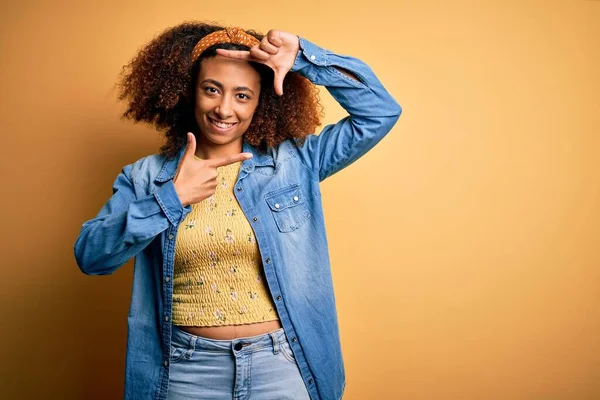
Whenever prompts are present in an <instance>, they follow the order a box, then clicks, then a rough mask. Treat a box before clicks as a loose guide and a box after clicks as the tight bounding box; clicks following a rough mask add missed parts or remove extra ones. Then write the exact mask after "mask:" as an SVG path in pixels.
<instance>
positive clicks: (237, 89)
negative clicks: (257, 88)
mask: <svg viewBox="0 0 600 400" xmlns="http://www.w3.org/2000/svg"><path fill="white" fill-rule="evenodd" d="M207 82H208V83H212V84H213V85H215V86H216V87H218V88H219V89H221V90H223V84H222V83H221V82H219V81H215V80H214V79H205V80H203V81H202V82H200V84H203V83H207ZM233 90H234V91H240V90H245V91H248V92H250V93H252V94H253V95H254V90H252V89H250V88H249V87H247V86H236V87H234V88H233Z"/></svg>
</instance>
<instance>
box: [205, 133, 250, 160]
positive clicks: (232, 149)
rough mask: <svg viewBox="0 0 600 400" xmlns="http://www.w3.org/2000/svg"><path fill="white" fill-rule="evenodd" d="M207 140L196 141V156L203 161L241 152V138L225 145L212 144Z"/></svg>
mask: <svg viewBox="0 0 600 400" xmlns="http://www.w3.org/2000/svg"><path fill="white" fill-rule="evenodd" d="M207 142H208V141H207V140H204V141H201V140H198V141H197V146H196V156H197V157H199V158H202V159H203V160H210V159H212V158H218V157H225V156H231V155H234V154H238V153H241V152H242V143H243V141H242V138H240V139H239V140H236V141H235V142H231V143H227V144H214V143H211V142H208V143H207Z"/></svg>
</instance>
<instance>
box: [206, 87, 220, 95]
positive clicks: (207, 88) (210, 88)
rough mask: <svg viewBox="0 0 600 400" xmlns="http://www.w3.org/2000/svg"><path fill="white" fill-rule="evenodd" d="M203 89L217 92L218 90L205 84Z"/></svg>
mask: <svg viewBox="0 0 600 400" xmlns="http://www.w3.org/2000/svg"><path fill="white" fill-rule="evenodd" d="M204 91H205V92H206V93H218V92H219V91H218V90H217V89H216V88H214V87H212V86H206V87H205V88H204Z"/></svg>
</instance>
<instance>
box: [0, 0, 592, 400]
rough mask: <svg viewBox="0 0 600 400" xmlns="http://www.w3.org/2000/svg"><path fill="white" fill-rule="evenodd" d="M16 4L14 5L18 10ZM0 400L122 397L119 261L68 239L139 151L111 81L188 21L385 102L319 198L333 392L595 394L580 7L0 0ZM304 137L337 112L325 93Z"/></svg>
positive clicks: (588, 102)
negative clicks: (88, 256) (368, 140)
mask: <svg viewBox="0 0 600 400" xmlns="http://www.w3.org/2000/svg"><path fill="white" fill-rule="evenodd" d="M16 4H18V5H16ZM0 15H1V17H0V22H1V24H0V66H1V74H0V85H1V86H0V89H1V91H0V132H1V143H2V153H3V154H2V157H0V159H1V165H0V166H1V169H0V171H1V178H2V207H1V210H2V222H3V226H4V228H3V234H2V247H3V251H2V254H3V257H2V262H1V264H2V275H1V277H0V293H1V296H2V297H1V301H0V307H2V308H1V315H2V329H1V330H0V332H1V333H0V343H1V345H2V349H1V351H2V352H1V355H2V362H0V377H1V378H0V379H1V380H2V384H1V385H0V397H1V398H3V399H8V398H14V399H51V398H52V399H117V398H122V391H123V379H124V376H123V371H124V363H125V340H126V322H127V321H126V317H127V312H128V307H129V298H130V290H131V274H132V262H130V263H128V264H127V265H126V266H124V267H122V268H121V269H120V270H118V272H116V273H115V274H114V275H112V276H108V277H88V276H85V275H83V274H81V273H80V272H79V270H78V268H77V266H76V264H75V260H74V257H73V243H74V241H75V239H76V237H77V235H78V233H79V229H80V227H81V224H82V223H83V222H84V221H85V220H87V219H90V218H92V217H93V216H94V215H95V214H96V213H97V212H98V210H99V209H100V207H101V206H102V204H104V202H105V201H106V200H107V199H108V198H109V197H110V195H111V185H112V182H113V180H114V178H115V177H116V175H117V174H118V173H119V171H120V168H121V167H122V166H124V165H125V164H128V163H130V162H133V161H135V160H137V159H138V158H140V157H142V156H144V155H147V154H151V153H155V152H157V150H158V147H159V146H160V143H161V138H160V136H159V135H158V134H157V133H156V132H155V131H153V130H152V129H151V128H149V127H147V126H143V125H134V124H131V123H130V122H126V121H122V120H120V118H119V116H120V112H121V111H122V109H123V104H120V103H118V102H117V100H116V93H115V92H114V90H113V84H114V83H115V81H116V79H117V76H118V73H119V71H120V69H121V67H122V66H123V65H124V64H125V63H127V62H128V61H129V60H130V58H131V57H132V56H133V55H134V54H135V52H136V51H137V50H138V49H139V48H140V47H141V46H142V45H143V44H144V43H146V42H147V41H148V40H150V39H151V38H152V37H153V36H154V35H156V34H158V33H159V32H160V31H162V30H163V29H164V28H166V27H169V26H172V25H175V24H178V23H180V22H182V21H183V20H187V19H198V20H212V21H218V22H222V23H227V24H232V25H240V26H242V27H244V28H255V29H258V30H260V31H262V32H263V33H266V32H267V31H268V30H269V29H271V28H277V29H282V30H286V31H289V32H293V33H296V34H298V35H300V36H304V37H306V38H307V39H309V40H311V41H314V42H315V43H317V44H319V45H321V46H323V47H325V48H328V49H331V50H334V51H336V52H338V53H342V54H350V55H353V56H356V57H358V58H360V59H362V60H363V61H365V62H367V63H368V64H369V65H370V66H371V67H372V68H373V69H374V71H375V72H376V73H377V75H378V76H379V78H380V79H381V81H382V82H383V83H384V84H385V85H386V87H387V88H388V90H389V91H390V92H391V93H392V95H393V96H394V97H395V98H396V99H397V100H398V102H399V103H400V104H401V105H402V106H403V109H404V112H403V115H402V117H401V118H400V120H399V122H398V124H397V125H396V127H395V128H394V129H393V131H392V132H391V133H390V134H389V136H388V137H387V138H385V139H384V140H383V141H382V142H381V143H380V145H378V146H377V147H376V148H375V149H373V150H372V151H371V152H370V153H368V154H367V155H366V156H365V157H364V158H362V159H361V160H359V161H358V162H357V163H356V164H353V165H352V166H350V167H349V168H348V169H346V170H344V171H342V172H341V173H339V174H338V175H335V176H334V177H332V178H330V179H328V180H326V181H325V182H324V183H323V193H324V205H325V214H326V224H327V228H328V234H329V241H330V247H331V261H332V268H333V274H334V283H335V290H336V296H337V303H338V312H339V319H340V328H341V336H342V348H343V352H344V357H345V361H346V370H347V379H348V386H347V391H346V396H345V399H347V400H357V399H407V400H408V399H410V400H420V399H424V400H425V399H552V400H554V399H597V398H600V340H599V337H600V301H599V300H600V290H599V289H600V276H599V275H600V250H599V244H600V224H599V222H600V179H599V178H600V161H599V156H600V96H599V92H600V78H599V71H600V54H599V53H600V1H591V0H579V1H577V0H565V1H552V0H547V1H495V2H493V1H487V2H482V1H475V0H473V1H466V0H456V1H453V2H444V1H394V2H392V1H389V2H385V1H381V0H371V1H368V2H356V3H351V2H348V1H341V0H339V1H324V0H318V1H316V0H306V1H301V2H281V1H279V2H267V1H265V2H250V1H244V2H242V1H222V2H221V1H215V2H206V1H179V2H167V1H163V2H158V1H157V2H151V1H137V2H130V1H113V0H106V1H94V2H81V1H77V2H76V1H73V2H56V1H47V0H46V1H22V2H18V3H17V2H8V1H6V2H3V4H2V5H1V6H0ZM321 93H322V99H323V103H324V104H325V106H326V113H327V117H326V120H325V121H324V122H325V123H331V122H335V121H337V120H338V119H339V118H341V117H343V116H344V115H345V113H344V112H343V110H342V109H341V108H340V107H339V106H338V105H337V103H335V101H334V100H333V99H332V98H331V97H330V96H329V94H328V93H327V92H326V91H325V90H324V89H322V90H321Z"/></svg>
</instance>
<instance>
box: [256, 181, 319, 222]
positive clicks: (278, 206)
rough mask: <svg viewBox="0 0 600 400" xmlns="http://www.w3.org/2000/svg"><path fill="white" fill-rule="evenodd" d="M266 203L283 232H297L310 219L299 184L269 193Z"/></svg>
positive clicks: (266, 196)
mask: <svg viewBox="0 0 600 400" xmlns="http://www.w3.org/2000/svg"><path fill="white" fill-rule="evenodd" d="M265 201H266V202H267V204H268V206H269V209H270V210H271V214H272V215H273V218H274V219H275V223H276V224H277V228H278V229H279V230H280V231H281V232H291V231H295V230H296V229H298V228H300V227H301V226H302V225H303V224H304V223H305V222H306V220H307V219H308V218H309V217H310V211H309V210H308V205H307V204H306V201H305V199H304V194H303V193H302V190H301V188H300V186H299V185H298V184H293V185H290V186H286V187H283V188H281V189H277V190H274V191H272V192H269V193H267V194H266V195H265Z"/></svg>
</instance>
